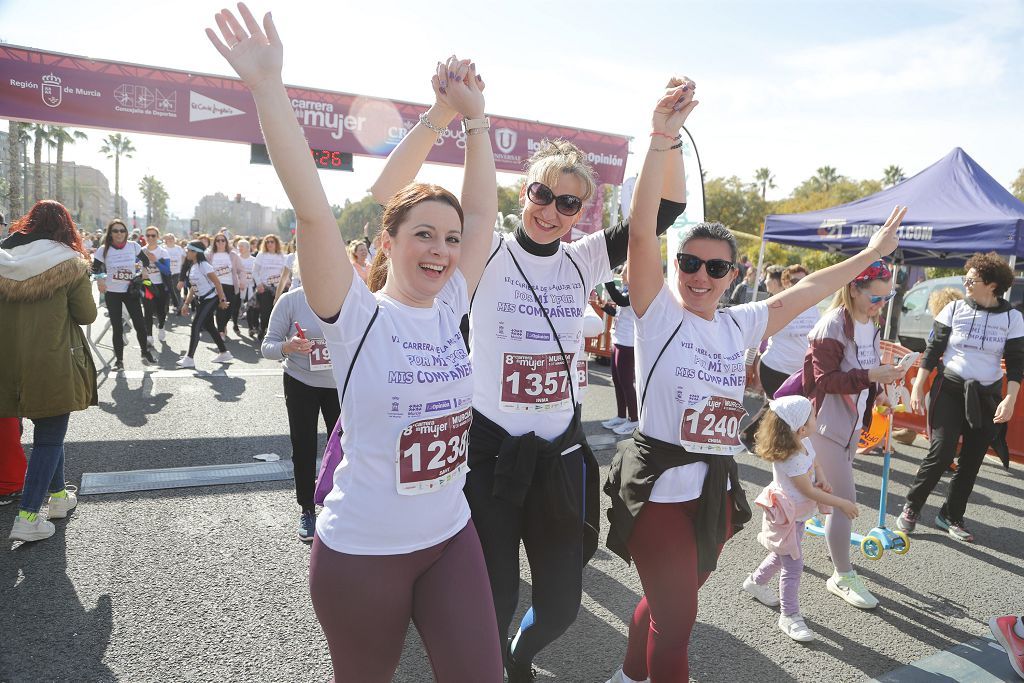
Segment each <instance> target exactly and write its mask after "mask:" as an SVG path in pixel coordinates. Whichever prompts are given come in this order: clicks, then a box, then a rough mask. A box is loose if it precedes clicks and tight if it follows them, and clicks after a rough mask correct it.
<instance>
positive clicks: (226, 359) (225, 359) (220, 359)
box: [213, 351, 235, 363]
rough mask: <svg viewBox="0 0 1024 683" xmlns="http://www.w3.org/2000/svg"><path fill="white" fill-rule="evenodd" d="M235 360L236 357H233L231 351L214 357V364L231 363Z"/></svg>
mask: <svg viewBox="0 0 1024 683" xmlns="http://www.w3.org/2000/svg"><path fill="white" fill-rule="evenodd" d="M234 359H235V357H234V356H232V355H231V352H230V351H225V352H224V353H218V354H217V355H216V356H214V357H213V362H214V363H230V362H231V361H233V360H234Z"/></svg>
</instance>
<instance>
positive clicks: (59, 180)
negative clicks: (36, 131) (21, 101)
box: [50, 126, 89, 204]
mask: <svg viewBox="0 0 1024 683" xmlns="http://www.w3.org/2000/svg"><path fill="white" fill-rule="evenodd" d="M50 135H51V136H52V137H53V139H54V141H56V143H57V168H56V170H55V171H54V177H55V180H56V184H57V187H56V195H57V196H56V197H55V199H56V200H57V201H58V202H60V203H61V204H63V203H64V145H73V144H75V140H88V139H89V136H88V135H86V134H85V133H83V132H82V131H80V130H76V131H73V132H71V133H68V129H67V128H64V127H63V126H51V127H50Z"/></svg>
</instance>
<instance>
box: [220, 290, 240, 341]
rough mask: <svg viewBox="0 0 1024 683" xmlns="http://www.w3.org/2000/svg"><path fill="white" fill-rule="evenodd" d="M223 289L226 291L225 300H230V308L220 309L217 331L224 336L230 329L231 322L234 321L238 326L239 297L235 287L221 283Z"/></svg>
mask: <svg viewBox="0 0 1024 683" xmlns="http://www.w3.org/2000/svg"><path fill="white" fill-rule="evenodd" d="M221 287H222V288H223V289H224V298H225V299H227V300H228V307H227V308H218V309H217V315H216V317H217V329H218V330H220V333H221V334H224V333H225V332H226V331H227V329H228V321H229V320H233V321H234V322H235V325H238V296H237V295H236V294H235V287H234V285H225V284H223V283H221Z"/></svg>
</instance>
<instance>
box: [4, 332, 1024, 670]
mask: <svg viewBox="0 0 1024 683" xmlns="http://www.w3.org/2000/svg"><path fill="white" fill-rule="evenodd" d="M174 320H175V321H176V322H177V321H180V319H174ZM104 342H105V343H107V342H109V337H108V338H107V339H106V340H104ZM186 344H187V329H186V328H184V327H183V326H182V327H179V328H177V329H174V330H172V332H171V334H170V335H169V336H168V342H167V344H164V345H158V347H159V351H160V353H159V361H160V366H161V368H162V369H165V370H168V369H172V368H173V362H174V360H175V359H176V358H177V357H178V355H179V354H180V352H181V351H182V349H183V348H184V347H185V345H186ZM209 346H210V345H209V344H208V343H206V342H204V343H203V344H202V345H201V346H200V351H199V353H198V354H197V362H198V363H199V366H200V369H204V368H205V369H214V368H213V366H212V364H211V363H210V359H211V358H212V356H213V355H214V351H212V350H210V348H209ZM229 348H230V349H231V351H232V353H234V354H235V356H236V357H237V358H238V361H236V362H235V363H234V364H233V365H232V367H233V368H234V369H245V370H249V369H254V368H255V369H264V370H267V371H271V372H272V371H273V370H274V369H275V368H276V367H277V364H276V363H272V362H270V361H266V360H262V359H260V358H258V356H257V353H256V351H255V346H254V343H253V342H250V341H248V340H244V341H239V340H237V339H236V338H234V337H232V338H231V339H230V341H229ZM101 352H102V353H103V354H105V356H106V357H108V358H109V356H110V354H111V351H110V349H109V347H101ZM125 360H126V364H127V366H128V370H129V371H133V370H134V371H140V370H142V369H143V366H142V364H141V361H140V360H139V356H138V349H137V348H136V347H135V346H134V342H133V345H132V346H130V347H128V348H127V349H126V352H125ZM591 367H592V372H591V388H590V390H589V391H588V393H587V395H586V398H585V409H584V418H585V420H586V428H587V433H588V435H590V436H591V437H598V438H597V439H595V443H596V442H597V441H598V440H601V441H603V443H604V445H602V446H601V447H599V448H598V449H597V457H598V460H599V461H600V462H601V464H602V466H603V467H607V465H608V463H609V461H610V460H611V457H612V454H613V450H612V448H611V445H610V443H609V442H610V440H609V439H608V438H607V437H608V435H609V434H610V432H607V431H606V430H604V429H602V428H601V426H600V424H599V423H600V420H602V419H606V418H607V417H609V416H610V415H612V414H613V413H614V406H615V403H614V395H613V392H612V389H611V384H610V377H609V374H608V372H607V368H604V367H600V366H597V365H594V364H592V365H591ZM101 381H102V384H101V387H100V406H99V407H98V408H92V409H90V410H88V411H85V412H82V413H75V414H74V415H73V416H72V420H71V426H70V430H69V433H68V438H67V478H68V479H69V480H70V481H73V482H75V483H79V482H80V480H81V476H82V474H83V473H84V472H106V471H117V470H134V469H146V468H154V467H179V466H189V465H204V464H221V463H244V462H253V460H252V456H253V455H254V454H256V453H265V452H276V453H279V454H281V456H282V457H288V456H289V445H288V437H287V433H288V430H287V419H286V415H285V411H284V399H283V396H282V380H281V377H280V375H279V374H276V373H274V374H258V373H257V374H247V375H245V376H241V377H231V376H223V375H221V376H214V375H204V376H195V375H193V374H192V373H188V372H182V373H167V372H164V373H160V374H159V375H147V376H145V377H144V378H143V377H141V376H140V374H139V373H138V372H134V373H131V372H130V373H129V378H127V379H126V378H125V377H124V376H121V377H115V376H107V375H102V376H101ZM356 390H357V391H358V387H356ZM27 424H28V423H27ZM30 437H31V428H30V425H28V429H27V430H26V434H25V443H26V444H28V443H30ZM602 437H603V439H602ZM325 439H326V433H323V434H321V443H323V441H324V440H325ZM922 441H923V440H921V439H919V441H918V443H919V444H920V443H921V442H922ZM923 455H924V450H923V449H922V448H920V447H906V446H899V451H898V452H897V453H896V455H895V457H894V461H893V473H892V481H891V487H890V490H891V495H890V497H889V505H890V510H895V509H896V508H897V506H898V504H899V502H900V500H901V498H900V496H902V495H903V494H905V492H906V489H907V486H908V485H909V483H910V481H911V480H912V478H913V475H914V472H915V471H916V466H917V463H918V462H919V461H920V459H921V458H922V457H923ZM739 460H740V463H741V476H742V478H743V481H744V482H745V483H746V488H747V493H748V496H749V497H753V496H754V495H756V493H757V492H758V491H759V490H760V487H762V486H764V485H765V484H767V482H768V481H769V480H770V477H771V474H770V467H768V466H766V465H765V464H764V463H761V462H759V461H756V460H755V459H754V458H753V457H751V456H749V455H746V456H742V457H740V459H739ZM856 470H857V488H858V495H859V498H860V503H861V506H862V515H861V517H860V519H859V520H857V522H856V523H855V528H857V529H859V530H860V531H862V532H863V531H867V530H868V529H869V528H870V527H871V526H873V525H874V523H875V521H876V515H877V513H876V510H877V508H878V495H879V494H878V490H879V484H880V474H881V458H877V457H862V458H859V459H858V461H857V462H856ZM1022 481H1024V478H1022V476H1021V470H1020V468H1018V469H1015V470H1013V471H1011V472H1009V473H1006V472H1004V471H1003V470H1002V468H1001V467H999V466H998V465H997V464H994V463H993V462H992V461H989V462H987V463H986V464H985V465H984V466H983V468H982V471H981V475H980V477H979V479H978V484H977V488H976V490H975V494H974V497H973V499H972V505H971V507H970V508H969V511H968V519H969V520H970V523H971V528H972V529H973V530H974V532H975V533H976V534H977V536H978V542H977V543H976V544H974V545H966V544H961V543H957V542H956V541H954V540H952V539H951V538H949V537H948V536H946V535H944V534H942V533H940V532H938V531H936V530H935V529H934V528H933V527H932V526H931V524H930V523H929V522H930V520H931V518H932V517H933V516H934V514H935V512H936V511H937V505H938V504H939V503H940V502H941V501H940V500H939V498H938V496H937V495H933V498H932V500H931V501H929V505H928V507H927V508H926V509H925V511H924V516H923V519H924V520H925V523H924V524H922V525H921V527H919V528H920V531H919V532H918V533H917V534H915V536H914V538H913V543H912V546H911V548H910V552H909V553H908V554H907V555H905V556H902V557H899V556H896V555H892V554H886V555H885V556H884V557H883V558H882V559H881V560H879V561H875V562H873V561H868V560H866V559H864V558H863V557H860V556H859V554H858V555H857V556H856V558H855V565H856V566H857V569H858V571H859V572H860V573H861V574H862V575H863V576H864V577H865V578H866V579H867V580H868V582H869V584H870V586H871V587H872V589H873V590H874V591H875V594H876V595H877V596H878V597H879V599H880V600H881V605H880V607H879V608H878V609H877V610H875V611H873V612H860V611H857V610H855V609H854V608H852V607H849V606H847V605H846V603H844V602H842V601H841V600H839V599H838V598H836V597H834V596H832V595H831V594H829V593H827V592H826V591H825V587H824V582H825V579H826V578H827V577H828V576H829V575H830V573H831V564H830V562H829V560H828V557H827V554H826V551H825V547H824V543H823V542H822V541H821V540H815V539H808V540H807V541H806V543H805V554H806V569H805V573H804V576H803V582H802V584H801V588H800V600H801V607H802V610H803V612H804V614H805V616H806V617H807V620H808V623H809V625H810V626H811V627H812V628H813V629H814V630H815V631H816V632H817V634H818V636H819V640H818V641H817V642H816V643H814V644H811V645H800V644H797V643H795V642H792V641H790V640H789V639H788V638H786V637H785V636H784V635H782V634H781V633H780V632H779V631H778V629H777V627H776V620H777V618H778V615H777V613H776V611H774V610H771V609H768V608H766V607H763V606H761V605H760V604H759V603H756V602H754V601H753V600H751V599H749V598H747V597H746V596H745V595H741V594H740V593H739V592H738V587H739V585H740V583H741V582H742V580H743V578H744V576H745V575H746V574H747V573H748V572H750V571H751V570H752V569H753V568H754V567H755V566H756V565H757V564H758V562H759V561H760V560H761V558H762V557H763V554H764V551H763V549H762V548H761V546H760V545H758V544H757V542H756V540H755V535H756V530H757V527H759V516H757V515H755V520H754V524H752V525H748V527H747V528H746V529H744V530H743V531H742V532H741V533H740V534H739V535H737V536H736V537H735V538H733V539H732V540H731V541H730V542H729V543H728V544H727V545H726V548H725V551H724V552H723V554H722V558H721V562H720V568H719V570H718V571H717V572H715V573H714V574H713V575H712V577H711V579H710V580H709V581H708V582H707V584H706V585H705V586H704V588H703V589H702V591H701V605H700V611H699V614H698V622H697V625H696V628H695V631H694V634H693V639H692V642H691V646H690V664H691V673H692V676H693V677H694V678H695V679H696V680H700V681H754V680H756V681H859V680H863V679H865V678H872V677H876V676H880V675H883V674H885V673H886V672H890V671H893V670H895V669H898V668H899V667H901V666H903V665H905V664H907V663H909V662H912V661H915V660H918V659H920V658H923V657H925V656H928V655H932V654H934V653H936V652H938V651H942V650H947V649H949V648H951V647H953V646H955V645H957V644H960V643H962V642H965V641H969V640H972V639H974V638H977V637H978V636H981V635H983V634H985V633H986V632H987V626H986V623H987V619H988V617H989V616H991V615H993V614H1005V613H1010V612H1017V613H1019V612H1021V611H1022V603H1024V590H1022V587H1024V533H1022V531H1021V516H1020V508H1021V505H1020V491H1021V485H1022ZM944 482H945V480H944ZM944 489H945V483H943V484H940V486H939V491H938V492H937V493H940V492H942V491H944ZM13 507H14V506H9V507H5V508H0V510H3V511H4V514H0V520H4V521H3V523H4V524H9V523H10V520H11V518H12V515H13ZM297 512H298V509H297V506H296V505H295V502H294V494H293V491H292V487H291V483H290V482H275V483H264V484H247V485H238V486H220V487H206V488H189V489H175V490H164V491H152V492H144V493H130V494H115V495H102V496H83V498H82V500H81V503H80V505H79V508H78V510H77V511H76V512H75V513H73V514H72V515H71V517H70V518H69V519H68V520H67V521H58V522H57V534H56V535H55V536H54V537H53V538H51V539H48V540H46V541H43V542H39V543H34V544H15V543H12V542H9V541H6V540H5V541H4V547H3V548H0V643H2V646H0V680H2V681H12V682H15V681H17V682H22V681H26V682H27V681H33V682H34V681H72V680H73V681H114V680H117V681H213V680H229V681H243V680H244V681H275V682H277V681H324V680H327V679H328V678H329V677H330V667H329V658H328V654H327V648H326V644H325V642H324V640H323V638H322V635H321V632H320V629H319V626H318V624H317V621H316V619H315V617H314V615H313V610H312V607H311V605H310V601H309V595H308V590H307V578H308V562H309V548H308V546H306V545H303V544H302V543H300V542H299V541H298V540H297V539H296V538H295V534H294V527H295V525H296V521H297ZM890 519H891V518H890ZM602 522H604V518H603V517H602ZM6 528H7V527H4V529H5V530H6ZM606 531H607V529H606V528H603V529H602V538H603V537H604V535H605V533H606ZM522 578H523V591H522V601H521V605H520V609H521V611H525V609H526V606H527V605H528V600H529V592H530V591H529V587H530V573H529V567H528V566H527V565H526V564H525V555H524V564H523V569H522ZM584 591H585V594H584V601H583V608H582V609H581V611H580V614H579V618H578V619H577V621H576V624H575V625H574V626H573V627H572V628H571V629H570V630H569V632H568V633H566V634H565V636H563V637H562V638H561V639H560V640H559V641H558V642H557V643H555V644H554V645H553V646H551V647H550V648H549V649H548V650H546V651H545V652H543V653H541V655H540V656H539V657H538V659H537V662H536V664H537V665H538V667H540V668H541V669H542V671H541V673H540V676H539V678H538V680H541V681H545V680H558V681H569V682H576V683H594V682H597V683H603V682H604V681H605V680H606V679H607V678H608V677H609V676H610V675H611V673H612V672H614V671H615V670H616V669H617V668H618V667H619V666H620V664H621V659H622V656H623V653H624V651H625V647H626V633H627V623H628V620H629V618H630V616H631V614H632V610H633V607H634V606H635V604H636V601H637V599H638V597H639V581H638V579H637V576H636V573H635V571H634V570H633V569H632V568H631V567H628V566H626V565H625V564H624V563H623V562H622V561H621V560H619V559H618V558H617V557H615V556H614V555H612V554H611V553H610V552H609V551H607V550H606V549H604V548H603V547H602V548H601V549H599V550H598V552H597V555H596V557H595V558H594V560H593V561H592V562H591V563H590V565H589V566H588V567H587V568H586V571H585V577H584ZM395 680H396V681H403V682H406V681H407V682H414V681H415V682H421V681H429V680H431V676H430V670H429V665H428V662H427V659H426V656H425V654H424V652H423V650H422V646H421V645H420V643H419V640H418V638H417V636H416V634H415V629H410V634H409V638H408V640H407V643H406V647H405V652H404V655H403V657H402V662H401V666H400V667H399V670H398V673H397V675H396V677H395ZM936 680H940V679H936ZM941 680H950V679H949V678H948V677H945V678H942V679H941Z"/></svg>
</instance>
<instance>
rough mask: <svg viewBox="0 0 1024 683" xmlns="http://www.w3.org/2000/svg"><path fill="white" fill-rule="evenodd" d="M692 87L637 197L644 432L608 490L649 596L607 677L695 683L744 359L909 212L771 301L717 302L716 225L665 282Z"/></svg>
mask: <svg viewBox="0 0 1024 683" xmlns="http://www.w3.org/2000/svg"><path fill="white" fill-rule="evenodd" d="M691 93H692V86H691V85H690V84H689V82H688V81H686V82H684V83H683V84H682V85H680V86H679V87H677V88H674V89H671V90H669V91H668V92H667V93H666V95H665V97H663V98H662V99H661V100H660V101H659V102H658V105H657V107H656V108H655V110H654V115H653V117H652V126H653V133H652V136H651V143H650V148H649V149H648V152H647V156H646V159H645V161H644V166H643V169H642V171H641V173H640V177H639V179H638V181H637V184H636V190H635V193H634V195H633V210H632V214H631V220H632V222H633V225H632V228H631V230H630V233H629V257H628V267H629V273H630V281H629V285H630V291H629V300H630V303H631V304H632V306H633V310H634V312H635V313H636V316H637V322H636V358H637V373H638V377H637V379H638V386H637V389H638V391H639V393H640V397H641V398H640V409H639V411H640V415H639V417H640V426H639V428H638V429H637V432H636V433H635V434H634V443H630V442H623V444H624V447H623V448H620V450H619V452H618V453H616V455H615V458H614V460H613V461H612V464H611V467H610V468H609V472H608V482H607V483H606V485H605V492H606V493H608V495H609V496H610V497H611V499H612V509H611V510H610V511H609V519H610V521H611V530H610V531H609V534H608V546H609V548H611V549H612V550H613V551H615V552H616V553H618V554H619V555H620V556H621V557H623V559H625V560H626V561H630V559H632V561H634V562H636V567H637V573H638V574H639V575H640V582H641V584H642V585H643V588H644V597H643V598H642V599H641V600H640V603H639V604H638V605H637V608H636V611H635V613H634V615H633V620H632V623H631V624H630V629H629V644H628V647H627V652H626V659H625V663H624V665H623V669H622V670H621V671H619V672H616V674H615V676H614V677H613V678H612V680H613V681H625V682H628V681H631V680H632V681H643V680H645V679H647V678H648V677H649V678H650V680H651V682H652V683H664V682H666V681H673V682H674V681H686V680H689V679H688V676H689V664H688V660H687V658H688V653H687V648H688V645H689V640H690V632H691V630H692V628H693V623H694V620H695V619H696V616H697V589H698V588H699V587H700V586H701V585H702V584H703V582H704V580H705V579H707V577H708V575H709V574H710V572H711V571H712V570H713V569H714V568H715V566H716V564H717V560H718V553H719V550H720V549H721V546H722V545H723V544H724V543H725V540H726V539H727V538H728V537H729V535H730V534H731V531H732V528H735V527H737V526H741V525H742V524H743V523H745V522H746V521H748V520H749V519H750V508H749V506H748V505H747V503H746V500H745V498H744V496H743V491H742V489H740V486H739V478H738V474H737V468H736V462H735V460H734V459H733V456H734V455H735V454H737V453H740V452H742V451H743V445H742V444H741V443H740V440H739V422H740V419H741V418H742V417H743V415H744V410H743V389H744V381H745V366H744V353H745V351H746V349H748V348H752V347H756V346H757V345H758V344H760V343H761V340H762V339H763V338H764V337H767V336H771V335H772V334H775V333H776V332H778V331H779V330H781V329H782V328H783V327H785V326H786V324H788V323H789V322H790V321H791V320H792V319H793V318H794V317H796V316H797V315H799V314H800V313H801V312H803V311H805V310H807V308H808V307H809V306H811V305H812V304H814V303H815V302H818V301H821V300H822V299H824V298H825V297H826V296H827V295H828V294H830V293H832V292H834V291H836V290H837V289H839V288H840V287H842V286H843V285H845V284H846V283H848V282H849V281H850V280H852V279H853V278H854V276H856V275H857V273H859V272H860V271H862V270H863V269H864V267H865V266H867V265H868V264H869V263H870V262H871V261H873V260H876V259H878V258H881V257H882V256H884V255H886V254H888V253H890V252H892V251H893V250H894V249H895V248H896V245H897V240H896V228H897V227H898V226H899V224H900V221H901V219H902V218H903V214H904V213H905V209H900V208H899V207H897V209H896V210H895V211H893V214H892V216H891V217H890V218H889V220H888V222H887V223H886V224H885V226H884V227H883V228H882V229H880V230H879V231H878V232H877V233H875V235H874V236H873V237H872V238H871V241H870V243H869V245H868V247H867V248H866V249H864V251H862V252H861V253H859V254H857V255H856V256H853V257H851V258H849V259H847V260H846V261H844V262H843V263H840V264H838V265H835V266H832V267H830V268H826V269H824V270H821V271H819V272H817V273H814V274H813V275H809V276H808V277H806V278H804V279H803V280H801V282H800V283H799V284H797V285H794V286H793V287H791V288H790V289H787V290H785V291H783V292H780V293H779V294H776V295H775V296H772V297H771V298H769V299H767V300H765V301H758V302H755V303H750V304H743V305H740V306H733V307H732V308H728V309H724V310H717V303H718V300H719V299H720V298H721V296H722V294H723V293H724V292H725V291H726V290H727V289H728V288H729V287H730V286H732V284H733V281H734V280H735V279H736V274H737V269H736V265H735V262H736V251H737V247H736V240H735V238H734V237H733V235H732V233H730V232H729V231H728V230H727V229H726V228H725V227H724V226H722V225H721V224H719V223H701V224H698V225H696V226H693V227H692V228H691V229H690V230H689V232H688V233H687V234H685V235H684V236H683V240H682V243H681V244H680V247H679V252H678V253H677V254H675V259H676V262H677V263H678V264H679V269H678V275H677V276H676V280H675V282H674V283H673V284H674V289H675V292H674V293H673V291H672V290H671V289H670V288H669V285H668V284H667V283H666V282H665V280H664V278H663V277H662V264H661V251H660V248H659V244H658V238H657V235H656V233H655V224H656V221H655V215H656V212H657V206H658V193H659V189H660V188H661V186H662V178H663V175H664V173H665V168H666V167H667V166H669V165H670V163H671V162H672V155H673V154H674V152H673V151H672V149H671V145H670V144H669V143H670V141H671V140H672V139H674V137H675V135H676V134H677V132H678V131H679V129H680V127H681V126H682V125H683V122H684V121H685V120H686V117H687V116H688V115H689V113H690V111H692V109H693V108H694V106H696V104H697V102H696V101H694V100H692V99H691ZM677 297H678V299H677ZM730 489H731V492H729V493H727V492H728V491H729V490H730Z"/></svg>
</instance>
